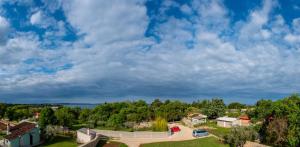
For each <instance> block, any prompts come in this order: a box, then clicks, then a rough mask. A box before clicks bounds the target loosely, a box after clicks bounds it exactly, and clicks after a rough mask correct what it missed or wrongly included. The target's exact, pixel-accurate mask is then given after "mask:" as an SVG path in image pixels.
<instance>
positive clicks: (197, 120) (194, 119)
mask: <svg viewBox="0 0 300 147" xmlns="http://www.w3.org/2000/svg"><path fill="white" fill-rule="evenodd" d="M206 118H207V116H206V115H203V114H199V115H197V116H194V117H192V118H191V122H192V124H193V125H197V124H202V123H206Z"/></svg>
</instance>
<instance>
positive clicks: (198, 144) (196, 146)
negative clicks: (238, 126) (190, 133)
mask: <svg viewBox="0 0 300 147" xmlns="http://www.w3.org/2000/svg"><path fill="white" fill-rule="evenodd" d="M208 146H209V147H229V145H226V144H223V143H221V142H220V141H219V140H218V139H217V138H215V137H207V138H199V139H194V140H188V141H171V142H157V143H149V144H142V145H141V147H208Z"/></svg>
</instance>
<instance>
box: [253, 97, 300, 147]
mask: <svg viewBox="0 0 300 147" xmlns="http://www.w3.org/2000/svg"><path fill="white" fill-rule="evenodd" d="M249 115H250V116H251V117H252V118H253V119H254V120H255V121H261V122H262V125H261V126H260V127H259V128H258V131H259V135H260V136H261V141H262V142H263V143H266V144H269V145H272V146H293V147H294V146H300V121H299V120H300V97H299V95H292V96H290V97H287V98H284V99H281V100H278V101H275V102H272V101H270V100H260V101H258V102H257V103H256V105H255V109H254V111H250V112H249Z"/></svg>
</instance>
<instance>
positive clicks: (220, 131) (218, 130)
mask: <svg viewBox="0 0 300 147" xmlns="http://www.w3.org/2000/svg"><path fill="white" fill-rule="evenodd" d="M205 126H207V127H209V128H210V129H207V131H208V132H209V133H211V134H214V135H216V136H218V137H221V138H222V137H223V136H225V135H226V134H228V133H229V132H230V128H223V127H219V126H217V123H216V122H207V123H206V124H203V125H202V127H205ZM202 127H201V126H200V127H199V128H202Z"/></svg>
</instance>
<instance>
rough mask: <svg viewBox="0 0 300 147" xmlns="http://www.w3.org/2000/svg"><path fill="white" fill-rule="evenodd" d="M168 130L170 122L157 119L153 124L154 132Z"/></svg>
mask: <svg viewBox="0 0 300 147" xmlns="http://www.w3.org/2000/svg"><path fill="white" fill-rule="evenodd" d="M167 130H168V122H167V121H166V120H165V119H163V118H161V117H158V118H156V119H155V121H154V124H153V131H167Z"/></svg>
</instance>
